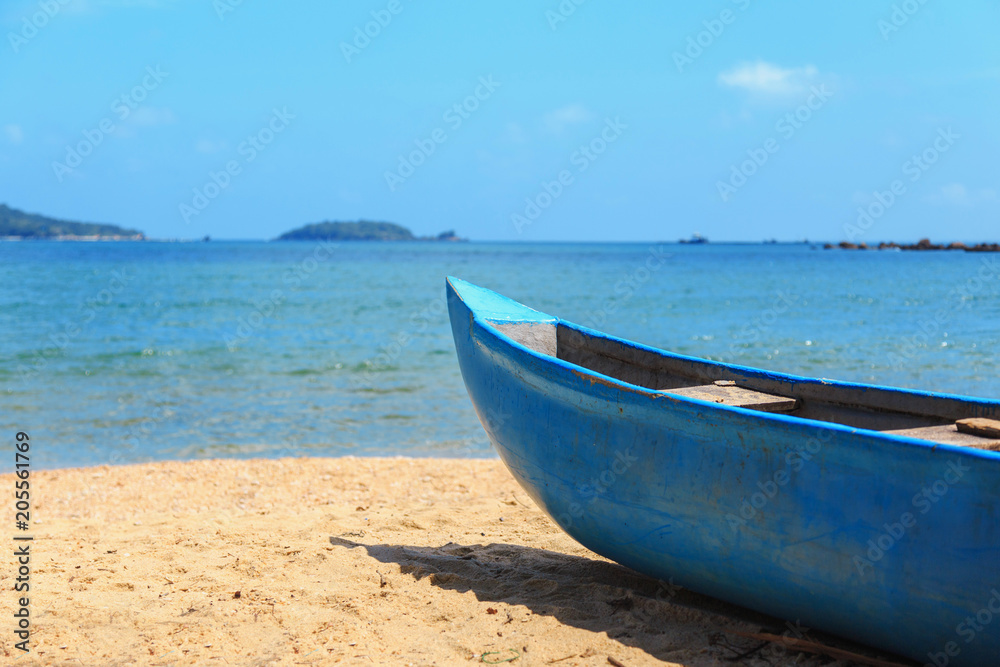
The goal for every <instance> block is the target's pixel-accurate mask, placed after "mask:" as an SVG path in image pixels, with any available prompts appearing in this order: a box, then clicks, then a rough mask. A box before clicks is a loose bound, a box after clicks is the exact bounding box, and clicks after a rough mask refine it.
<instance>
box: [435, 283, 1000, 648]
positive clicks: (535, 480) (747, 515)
mask: <svg viewBox="0 0 1000 667" xmlns="http://www.w3.org/2000/svg"><path fill="white" fill-rule="evenodd" d="M447 292H448V308H449V311H450V315H451V325H452V332H453V334H454V337H455V347H456V349H457V352H458V360H459V364H460V366H461V369H462V376H463V378H464V379H465V385H466V388H467V389H468V392H469V396H470V398H471V399H472V404H473V406H474V407H475V409H476V413H477V414H478V415H479V418H480V421H481V422H482V424H483V427H484V428H485V429H486V433H487V434H488V435H489V438H490V440H491V441H492V442H493V445H494V446H495V447H496V449H497V451H498V452H499V454H500V457H501V458H502V459H503V462H504V464H505V465H506V466H507V468H508V470H510V472H511V474H512V475H513V476H514V478H515V479H516V480H517V481H518V482H519V483H520V484H521V486H522V487H524V489H525V491H526V492H527V493H528V494H529V495H530V496H531V498H532V499H533V500H534V501H535V502H536V503H537V504H538V506H539V507H541V508H542V510H544V511H545V512H546V513H547V514H548V515H549V516H550V517H552V518H553V519H554V520H555V521H556V523H558V524H559V525H560V526H561V527H562V528H563V529H564V530H565V531H566V532H567V533H569V534H570V535H571V536H572V537H573V538H574V539H576V540H577V541H579V542H580V543H581V544H583V545H584V546H585V547H587V548H588V549H591V550H593V551H594V552H596V553H598V554H601V555H602V556H605V557H607V558H610V559H612V560H615V561H617V562H619V563H621V564H622V565H625V566H627V567H630V568H632V569H634V570H637V571H639V572H642V573H644V574H646V575H648V576H651V577H656V578H659V579H662V580H671V581H672V582H673V583H676V584H679V585H681V586H684V587H687V588H690V589H692V590H695V591H698V592H700V593H703V594H707V595H711V596H714V597H717V598H721V599H724V600H728V601H729V602H732V603H735V604H739V605H743V606H746V607H749V608H752V609H756V610H759V611H761V612H764V613H767V614H771V615H774V616H778V617H780V618H783V619H787V620H790V621H795V622H798V623H801V624H802V625H804V626H807V627H811V628H816V629H819V630H823V631H826V632H830V633H834V634H838V635H841V636H843V637H847V638H850V639H852V640H854V641H859V642H862V643H866V644H869V645H871V646H875V647H878V648H881V649H884V650H887V651H893V652H895V653H898V654H900V655H904V656H908V657H910V658H913V659H915V660H918V661H920V662H921V663H924V662H926V661H927V660H928V659H929V658H930V660H931V662H932V663H934V664H946V663H947V664H949V665H996V664H997V660H998V656H1000V592H998V591H1000V451H996V450H997V449H998V448H1000V422H997V421H996V420H1000V401H996V400H987V399H978V398H966V397H960V396H950V395H944V394H934V393H925V392H919V391H910V390H903V389H890V388H884V387H877V386H869V385H862V384H850V383H845V382H834V381H829V380H816V379H810V378H805V377H796V376H791V375H783V374H778V373H771V372H768V371H762V370H757V369H753V368H747V367H743V366H735V365H730V364H724V363H718V362H713V361H706V360H702V359H696V358H692V357H685V356H681V355H677V354H671V353H669V352H663V351H661V350H657V349H654V348H650V347H646V346H643V345H640V344H637V343H632V342H629V341H626V340H622V339H619V338H614V337H612V336H608V335H606V334H602V333H599V332H597V331H593V330H591V329H587V328H585V327H581V326H578V325H575V324H570V323H568V322H565V321H562V320H559V319H557V318H555V317H551V316H549V315H545V314H543V313H540V312H538V311H535V310H532V309H530V308H528V307H526V306H523V305H521V304H519V303H517V302H515V301H511V300H510V299H507V298H504V297H502V296H500V295H498V294H496V293H494V292H491V291H489V290H486V289H483V288H481V287H477V286H475V285H472V284H470V283H467V282H464V281H462V280H457V279H455V278H449V279H448V283H447ZM969 619H972V620H971V621H970V620H969ZM990 620H992V624H991V623H990V622H989V621H990ZM970 624H976V625H970ZM974 628H979V630H975V629H974ZM942 661H944V662H942Z"/></svg>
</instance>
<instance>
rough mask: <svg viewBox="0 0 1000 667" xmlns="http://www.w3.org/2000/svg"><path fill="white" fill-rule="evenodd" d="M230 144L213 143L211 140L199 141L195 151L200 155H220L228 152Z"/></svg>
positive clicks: (222, 142)
mask: <svg viewBox="0 0 1000 667" xmlns="http://www.w3.org/2000/svg"><path fill="white" fill-rule="evenodd" d="M227 146H228V144H227V143H226V142H225V141H212V140H211V139H199V140H198V143H197V144H195V146H194V149H195V150H196V151H198V152H199V153H207V154H212V153H218V152H219V151H224V150H226V147H227Z"/></svg>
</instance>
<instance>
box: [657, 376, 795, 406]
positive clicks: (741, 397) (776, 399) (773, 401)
mask: <svg viewBox="0 0 1000 667" xmlns="http://www.w3.org/2000/svg"><path fill="white" fill-rule="evenodd" d="M661 391H663V392H665V393H668V394H673V395H675V396H684V397H686V398H697V399H699V400H702V401H708V402H709V403H719V404H721V405H730V406H733V407H737V408H746V409H748V410H760V411H761V412H791V411H793V410H795V409H796V408H797V407H798V401H797V400H796V399H794V398H789V397H787V396H776V395H774V394H765V393H764V392H762V391H755V390H753V389H747V388H746V387H738V386H736V383H735V382H729V381H725V380H720V381H718V382H716V383H715V384H706V385H698V386H695V387H678V388H676V389H662V390H661Z"/></svg>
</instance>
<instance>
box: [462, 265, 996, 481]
mask: <svg viewBox="0 0 1000 667" xmlns="http://www.w3.org/2000/svg"><path fill="white" fill-rule="evenodd" d="M455 280H458V281H460V282H462V283H465V284H467V285H469V286H470V287H472V288H474V289H477V290H481V291H484V292H490V293H492V294H495V295H496V296H497V297H500V298H501V299H503V300H505V301H509V302H511V303H513V304H516V305H517V306H520V307H521V308H526V309H529V310H534V309H532V308H530V306H525V305H524V304H521V303H520V302H518V301H515V300H513V299H510V298H508V297H505V296H503V295H501V294H498V293H496V292H492V290H488V289H486V288H483V287H479V286H478V285H474V284H473V283H468V282H466V281H464V280H461V279H456V278H453V277H451V276H449V277H448V278H447V283H448V286H449V288H450V289H451V290H452V291H453V292H454V293H455V295H456V296H457V297H458V299H459V300H460V301H462V303H463V305H465V307H466V308H467V309H468V310H469V312H470V313H471V314H472V320H473V322H474V323H475V324H477V325H478V326H479V329H480V330H482V331H484V332H485V333H487V334H488V335H489V336H492V337H493V338H495V339H497V340H498V341H499V342H501V343H503V344H504V345H507V346H508V347H510V348H512V349H514V350H517V351H518V352H520V353H521V354H527V355H528V356H529V357H531V358H534V359H536V360H537V361H538V362H540V363H542V364H548V365H550V366H553V367H555V368H559V369H560V370H562V371H563V372H564V373H565V372H568V373H569V374H570V376H573V377H576V378H577V379H578V380H579V379H584V378H586V379H588V380H590V381H591V384H594V383H600V384H603V385H606V386H608V387H610V388H614V389H621V390H625V391H628V392H631V393H635V394H640V395H643V396H645V397H647V398H651V399H654V400H662V399H664V398H667V399H670V400H673V401H678V402H687V403H689V404H692V405H696V406H698V407H700V408H702V409H709V408H710V409H714V410H723V411H729V412H732V413H734V414H737V415H741V416H743V417H752V418H754V419H758V420H761V419H762V420H764V421H770V422H773V423H775V424H786V425H794V426H799V427H810V428H814V429H816V428H820V429H829V430H831V431H835V432H839V433H844V434H848V435H860V436H863V437H866V438H870V439H872V440H876V441H888V442H891V443H897V444H903V445H916V446H920V447H924V448H927V449H931V450H936V449H941V448H944V451H946V452H951V453H955V454H963V455H966V456H972V457H973V458H980V459H985V460H988V461H994V462H1000V451H992V450H988V449H979V448H976V447H968V446H963V445H953V444H948V443H943V442H935V441H933V440H923V439H920V438H914V437H911V436H906V435H897V434H894V433H889V432H886V431H876V430H873V429H866V428H860V427H853V426H847V425H845V424H840V423H837V422H831V421H823V420H819V419H810V418H807V417H797V416H794V415H785V414H781V413H774V412H764V411H761V410H753V409H750V408H741V407H739V406H734V405H724V404H721V403H712V402H710V401H705V400H702V399H698V398H694V397H691V396H681V395H675V394H671V393H669V392H668V391H665V390H656V389H650V388H648V387H642V386H640V385H636V384H633V383H631V382H627V381H625V380H621V379H619V378H615V377H612V376H610V375H605V374H604V373H601V372H599V371H595V370H593V369H590V368H587V367H586V366H580V365H579V364H575V363H573V362H571V361H566V360H565V359H560V358H559V357H558V356H554V355H550V354H544V353H541V352H538V351H537V350H534V349H532V348H530V347H528V346H526V345H524V344H523V343H520V342H518V341H517V340H515V339H514V338H512V337H511V336H509V335H507V334H505V333H504V332H503V331H501V330H500V329H498V328H497V327H495V326H493V324H529V323H538V324H553V325H554V326H557V327H558V326H559V325H563V326H566V327H568V328H570V329H574V330H576V331H579V332H580V333H583V334H585V335H588V336H591V337H594V338H602V339H605V340H610V341H613V342H616V343H621V344H624V345H626V346H628V347H633V348H636V349H639V350H642V351H645V352H651V353H654V354H657V355H659V356H662V357H666V358H671V359H677V360H681V361H691V362H696V363H701V364H707V365H710V366H715V367H718V368H722V369H735V370H737V371H740V372H743V373H745V374H749V375H755V376H761V377H763V378H766V379H775V380H782V381H788V382H792V383H797V384H811V385H819V386H835V387H840V388H844V389H849V390H850V389H854V390H876V391H882V392H887V393H890V394H903V395H907V396H914V397H922V398H931V399H948V400H954V401H959V402H962V403H972V404H982V405H987V406H990V407H1000V400H991V399H984V398H978V397H974V396H963V395H960V394H948V393H943V392H927V391H921V390H916V389H905V388H901V387H887V386H883V385H873V384H862V383H857V382H846V381H842V380H830V379H827V378H823V379H819V378H810V377H805V376H798V375H792V374H789V373H780V372H775V371H768V370H764V369H760V368H754V367H752V366H741V365H739V364H729V363H725V362H721V361H714V360H710V359H703V358H700V357H691V356H688V355H683V354H679V353H676V352H670V351H668V350H663V349H660V348H655V347H651V346H648V345H644V344H642V343H638V342H635V341H630V340H627V339H624V338H619V337H617V336H613V335H611V334H608V333H605V332H602V331H598V330H596V329H591V328H589V327H585V326H582V325H578V324H575V323H572V322H568V321H566V320H563V319H561V318H559V317H555V316H552V315H548V314H546V313H543V312H541V311H534V312H537V313H538V314H539V316H541V317H540V318H538V319H523V318H518V319H492V318H487V317H485V316H483V315H482V314H481V313H480V312H479V311H477V309H475V308H473V307H472V306H470V305H469V304H468V303H467V302H466V300H465V298H464V297H463V295H462V293H461V292H460V291H459V290H458V289H457V288H456V287H455V285H454V283H453V282H452V281H455ZM568 377H569V376H568ZM844 405H852V406H853V407H859V408H864V407H865V406H863V405H857V404H844ZM909 414H921V413H909Z"/></svg>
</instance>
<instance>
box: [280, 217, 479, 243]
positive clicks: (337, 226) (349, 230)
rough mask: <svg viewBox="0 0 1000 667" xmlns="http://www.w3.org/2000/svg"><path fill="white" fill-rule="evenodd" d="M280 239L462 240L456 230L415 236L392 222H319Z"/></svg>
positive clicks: (291, 232)
mask: <svg viewBox="0 0 1000 667" xmlns="http://www.w3.org/2000/svg"><path fill="white" fill-rule="evenodd" d="M278 240H279V241H326V240H332V241H460V240H462V239H459V238H458V237H457V236H455V232H453V231H448V232H443V233H441V234H439V235H438V236H434V237H421V236H414V235H413V232H411V231H410V230H409V229H407V228H406V227H403V226H402V225H397V224H394V223H391V222H369V221H367V220H361V221H359V222H318V223H315V224H311V225H305V226H304V227H299V228H298V229H293V230H292V231H290V232H285V233H284V234H282V235H281V236H279V237H278Z"/></svg>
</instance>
